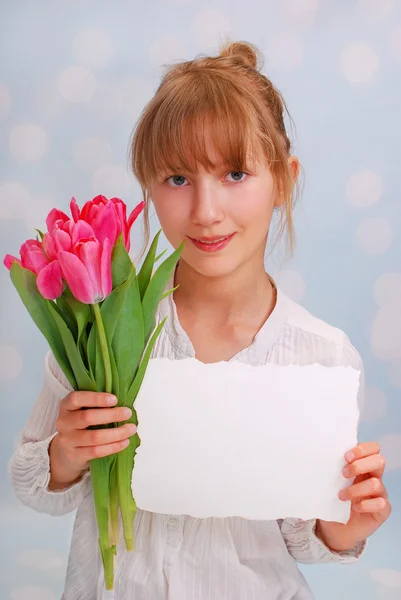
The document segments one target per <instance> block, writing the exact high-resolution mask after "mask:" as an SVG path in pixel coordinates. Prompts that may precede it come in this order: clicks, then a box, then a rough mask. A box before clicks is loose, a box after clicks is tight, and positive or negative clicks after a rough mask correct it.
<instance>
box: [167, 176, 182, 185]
mask: <svg viewBox="0 0 401 600" xmlns="http://www.w3.org/2000/svg"><path fill="white" fill-rule="evenodd" d="M185 182H186V177H184V176H183V175H172V176H171V177H169V178H168V179H166V183H169V184H170V185H171V186H172V187H183V185H185Z"/></svg>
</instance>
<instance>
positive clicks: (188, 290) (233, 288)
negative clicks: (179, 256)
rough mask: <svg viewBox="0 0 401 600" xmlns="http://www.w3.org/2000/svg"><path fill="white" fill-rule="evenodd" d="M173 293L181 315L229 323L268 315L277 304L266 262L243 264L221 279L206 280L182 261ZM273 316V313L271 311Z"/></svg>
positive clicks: (210, 278)
mask: <svg viewBox="0 0 401 600" xmlns="http://www.w3.org/2000/svg"><path fill="white" fill-rule="evenodd" d="M176 285H179V288H178V290H177V291H176V292H175V293H174V301H175V303H176V305H177V309H178V311H179V310H180V308H181V307H182V308H185V310H186V311H187V310H190V312H191V313H194V314H198V315H203V316H207V317H210V318H211V319H212V320H213V321H223V322H227V321H230V320H232V319H236V318H242V317H243V316H244V314H246V315H248V316H249V315H254V316H256V314H259V313H260V312H264V311H266V307H270V306H271V304H272V303H273V300H274V288H273V285H272V282H271V280H270V278H269V276H268V275H267V273H266V271H265V267H264V264H263V261H259V263H258V264H257V265H250V264H244V265H242V266H241V267H240V268H239V269H237V270H236V271H234V272H233V273H230V274H229V275H226V276H222V277H206V276H204V275H202V274H201V273H198V272H197V271H195V270H194V269H192V268H191V267H190V266H189V265H188V264H187V263H185V262H183V261H180V262H179V264H178V267H177V270H176V274H175V281H174V286H176ZM269 312H270V311H269Z"/></svg>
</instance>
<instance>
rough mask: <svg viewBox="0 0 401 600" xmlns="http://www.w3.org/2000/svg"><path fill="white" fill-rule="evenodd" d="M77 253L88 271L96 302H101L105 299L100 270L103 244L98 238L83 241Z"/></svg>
mask: <svg viewBox="0 0 401 600" xmlns="http://www.w3.org/2000/svg"><path fill="white" fill-rule="evenodd" d="M76 254H77V256H78V258H79V259H80V261H81V262H82V263H83V265H84V266H85V269H86V272H87V273H88V277H89V280H90V282H91V285H92V290H93V296H94V302H100V301H101V300H103V295H102V283H101V270H100V262H101V256H102V245H101V244H100V242H99V240H97V239H93V240H85V241H82V242H80V243H79V244H78V245H77V247H76Z"/></svg>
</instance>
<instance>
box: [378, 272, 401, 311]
mask: <svg viewBox="0 0 401 600" xmlns="http://www.w3.org/2000/svg"><path fill="white" fill-rule="evenodd" d="M373 298H374V299H375V302H376V304H378V306H385V305H387V304H398V306H399V307H400V308H401V273H384V274H383V275H380V277H378V278H377V279H376V281H375V282H374V284H373Z"/></svg>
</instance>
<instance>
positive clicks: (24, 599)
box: [10, 585, 57, 600]
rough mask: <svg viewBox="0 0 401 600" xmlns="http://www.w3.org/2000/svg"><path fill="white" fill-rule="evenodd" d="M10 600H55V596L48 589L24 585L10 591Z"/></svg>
mask: <svg viewBox="0 0 401 600" xmlns="http://www.w3.org/2000/svg"><path fill="white" fill-rule="evenodd" d="M10 600H57V596H56V594H55V593H54V592H52V591H51V590H49V589H48V588H44V587H41V586H38V585H24V586H21V587H17V588H14V589H12V590H11V596H10Z"/></svg>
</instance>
